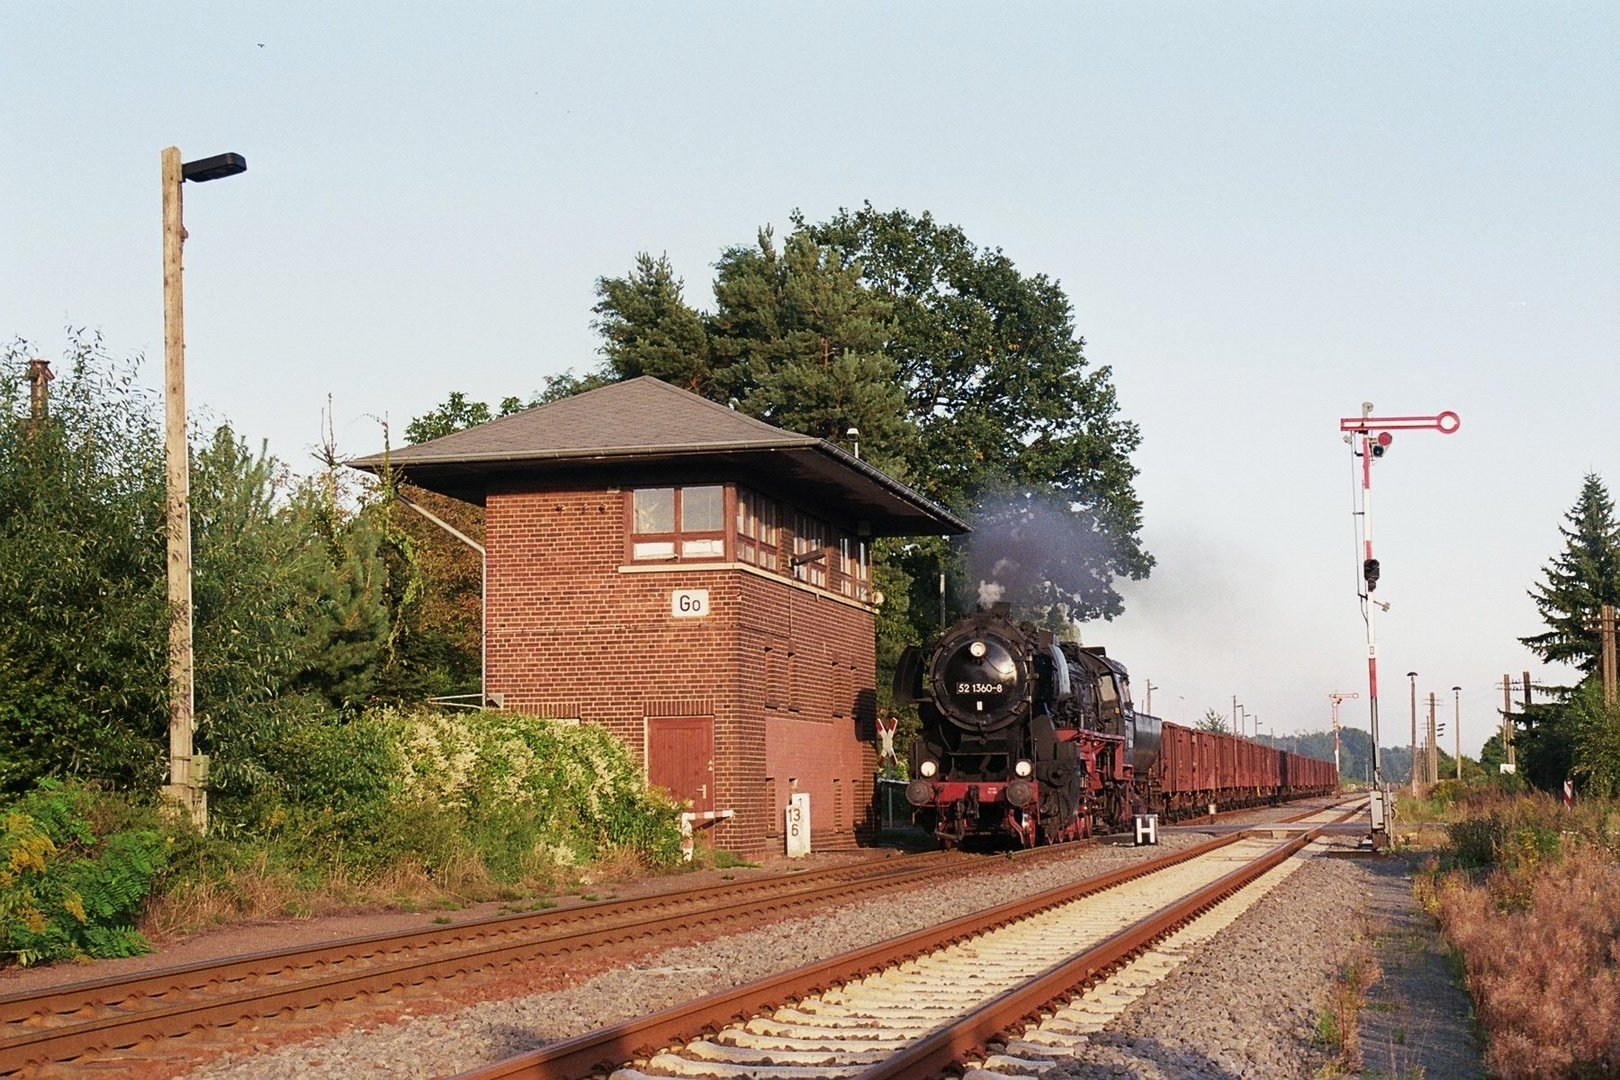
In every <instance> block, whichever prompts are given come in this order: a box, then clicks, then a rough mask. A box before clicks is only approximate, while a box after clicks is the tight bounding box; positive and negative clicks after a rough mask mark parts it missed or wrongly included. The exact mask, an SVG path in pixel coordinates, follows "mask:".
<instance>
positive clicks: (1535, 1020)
mask: <svg viewBox="0 0 1620 1080" xmlns="http://www.w3.org/2000/svg"><path fill="white" fill-rule="evenodd" d="M1401 810H1402V816H1401V819H1400V820H1401V821H1402V822H1403V830H1402V831H1403V832H1404V833H1405V835H1406V837H1407V838H1408V841H1409V850H1408V854H1409V857H1410V858H1411V859H1412V861H1413V864H1414V865H1415V866H1416V867H1417V872H1416V875H1415V881H1414V885H1415V893H1416V898H1417V901H1418V903H1419V904H1420V905H1421V907H1422V909H1423V916H1422V918H1421V919H1415V920H1413V923H1412V929H1411V931H1410V933H1409V935H1408V940H1409V942H1410V943H1411V948H1410V950H1409V951H1410V952H1411V953H1413V954H1414V955H1415V956H1416V957H1417V959H1416V960H1415V961H1414V963H1413V965H1412V967H1413V968H1414V969H1415V970H1421V969H1422V968H1423V967H1424V966H1425V965H1424V963H1423V958H1424V956H1425V955H1426V954H1428V953H1433V952H1435V951H1437V949H1438V948H1439V946H1437V945H1436V944H1435V943H1434V941H1433V939H1434V938H1436V937H1438V938H1440V939H1442V940H1443V947H1444V950H1445V951H1446V953H1447V955H1448V956H1449V957H1450V958H1451V963H1450V964H1448V965H1447V966H1448V967H1449V968H1450V969H1451V970H1452V971H1458V972H1460V977H1461V980H1462V981H1463V983H1464V984H1465V985H1466V988H1467V992H1468V994H1469V995H1470V996H1471V998H1472V1004H1473V1011H1474V1015H1475V1016H1476V1017H1477V1019H1478V1024H1479V1027H1480V1029H1481V1032H1482V1035H1483V1040H1484V1046H1485V1049H1484V1060H1485V1065H1486V1066H1487V1067H1488V1069H1489V1070H1490V1073H1491V1075H1492V1076H1494V1077H1497V1078H1498V1080H1531V1078H1536V1080H1543V1078H1545V1080H1565V1078H1568V1080H1581V1078H1585V1077H1593V1076H1615V1075H1620V804H1617V803H1616V801H1614V800H1603V799H1581V800H1577V801H1575V802H1574V803H1573V804H1571V805H1566V804H1564V803H1562V802H1561V801H1560V800H1557V799H1555V798H1553V797H1551V796H1548V795H1543V794H1536V795H1508V794H1505V793H1502V792H1497V791H1491V790H1488V789H1474V790H1470V789H1464V788H1461V787H1452V786H1450V785H1440V786H1439V787H1438V788H1437V790H1436V792H1435V793H1434V794H1433V795H1432V796H1431V798H1429V799H1427V800H1424V801H1422V802H1417V801H1413V800H1404V801H1403V803H1402V806H1401ZM1435 926H1437V927H1438V932H1436V931H1434V930H1432V929H1430V928H1432V927H1435ZM1431 982H1433V983H1434V985H1435V987H1436V992H1439V989H1438V981H1436V980H1431ZM1413 997H1414V1000H1415V999H1416V996H1415V995H1414V996H1413ZM1392 1034H1394V1032H1392ZM1406 1034H1407V1035H1408V1037H1410V1036H1411V1035H1412V1034H1413V1031H1412V1029H1410V1028H1408V1029H1407V1030H1406ZM1429 1075H1442V1074H1441V1073H1439V1072H1437V1071H1435V1070H1433V1069H1431V1070H1430V1073H1429ZM1443 1075H1447V1076H1449V1075H1452V1073H1450V1072H1446V1073H1443ZM1459 1075H1467V1074H1466V1073H1464V1074H1459Z"/></svg>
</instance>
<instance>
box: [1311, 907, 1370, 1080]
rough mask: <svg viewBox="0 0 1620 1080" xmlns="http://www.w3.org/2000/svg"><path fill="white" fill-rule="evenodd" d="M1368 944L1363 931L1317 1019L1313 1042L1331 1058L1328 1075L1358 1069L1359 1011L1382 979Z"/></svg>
mask: <svg viewBox="0 0 1620 1080" xmlns="http://www.w3.org/2000/svg"><path fill="white" fill-rule="evenodd" d="M1368 942H1369V934H1368V933H1367V931H1366V928H1365V927H1363V932H1362V933H1361V934H1360V935H1359V936H1358V937H1357V939H1356V941H1355V942H1354V943H1353V944H1352V945H1351V946H1350V947H1349V949H1348V950H1347V951H1346V953H1345V954H1344V955H1343V956H1341V957H1340V958H1339V961H1338V970H1337V971H1336V972H1335V974H1334V978H1333V981H1332V982H1331V983H1330V984H1329V985H1328V991H1327V1002H1326V1003H1325V1004H1324V1005H1323V1006H1322V1009H1321V1011H1320V1012H1318V1013H1317V1016H1316V1041H1317V1042H1318V1043H1319V1044H1320V1045H1321V1046H1322V1048H1323V1049H1325V1050H1327V1052H1328V1053H1329V1054H1331V1055H1333V1061H1332V1068H1331V1070H1330V1072H1329V1073H1328V1075H1341V1073H1342V1071H1347V1070H1354V1069H1358V1068H1360V1067H1361V1047H1360V1041H1359V1030H1360V1027H1361V1022H1360V1018H1361V1010H1362V1008H1363V1007H1365V1005H1366V1004H1367V991H1368V990H1370V989H1372V987H1373V985H1374V984H1375V983H1377V982H1378V979H1379V977H1380V976H1381V975H1382V972H1381V971H1380V970H1379V968H1378V960H1377V958H1376V957H1374V956H1373V952H1372V949H1371V948H1370V946H1369V944H1368Z"/></svg>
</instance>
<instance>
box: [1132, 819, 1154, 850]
mask: <svg viewBox="0 0 1620 1080" xmlns="http://www.w3.org/2000/svg"><path fill="white" fill-rule="evenodd" d="M1158 843H1159V815H1158V814H1137V815H1136V846H1137V847H1143V846H1146V845H1153V846H1155V847H1156V846H1158Z"/></svg>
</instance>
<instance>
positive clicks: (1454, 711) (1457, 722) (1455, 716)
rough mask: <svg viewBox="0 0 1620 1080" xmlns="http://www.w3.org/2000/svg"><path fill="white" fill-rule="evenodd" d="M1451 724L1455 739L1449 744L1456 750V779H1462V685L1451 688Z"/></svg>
mask: <svg viewBox="0 0 1620 1080" xmlns="http://www.w3.org/2000/svg"><path fill="white" fill-rule="evenodd" d="M1451 726H1452V727H1453V728H1454V729H1455V730H1454V731H1453V732H1452V736H1453V737H1454V739H1455V741H1454V742H1453V743H1452V744H1451V745H1452V747H1453V748H1454V749H1455V750H1456V751H1457V779H1458V780H1461V779H1462V687H1460V686H1453V687H1452V688H1451Z"/></svg>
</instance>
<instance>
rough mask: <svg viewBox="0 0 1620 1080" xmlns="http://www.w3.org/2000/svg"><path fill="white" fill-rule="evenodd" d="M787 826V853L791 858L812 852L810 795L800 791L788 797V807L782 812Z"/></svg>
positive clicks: (798, 857)
mask: <svg viewBox="0 0 1620 1080" xmlns="http://www.w3.org/2000/svg"><path fill="white" fill-rule="evenodd" d="M782 814H783V817H784V819H785V820H784V821H783V825H784V826H785V831H784V835H785V836H786V838H787V854H788V858H790V859H802V858H804V857H805V856H806V855H808V854H810V795H809V793H808V792H804V791H799V792H795V793H794V794H793V795H791V796H789V797H788V804H787V808H786V809H785V810H783V812H782Z"/></svg>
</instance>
